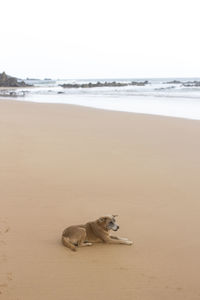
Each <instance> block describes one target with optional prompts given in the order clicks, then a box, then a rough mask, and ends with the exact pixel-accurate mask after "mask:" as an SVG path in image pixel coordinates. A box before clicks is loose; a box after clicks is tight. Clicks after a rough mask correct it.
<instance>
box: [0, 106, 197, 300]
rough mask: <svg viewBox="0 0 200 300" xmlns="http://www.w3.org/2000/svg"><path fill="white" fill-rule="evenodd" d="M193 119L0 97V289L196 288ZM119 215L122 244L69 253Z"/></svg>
mask: <svg viewBox="0 0 200 300" xmlns="http://www.w3.org/2000/svg"><path fill="white" fill-rule="evenodd" d="M199 178H200V121H194V120H186V119H176V118H168V117H159V116H150V115H149V116H147V115H139V114H133V113H122V112H111V111H103V110H95V109H90V108H83V107H78V106H70V105H58V104H36V103H25V102H14V101H8V100H1V101H0V191H1V193H0V207H1V209H0V299H2V300H46V299H48V300H55V299H56V300H83V299H87V300H93V299H96V300H100V299H101V300H102V299H105V300H108V299H115V300H132V299H135V300H137V299H141V300H172V299H173V300H183V299H184V300H196V299H200V285H199V278H200V258H199V253H200V217H199V212H200V189H199ZM109 213H113V214H118V215H119V217H118V223H119V225H120V231H119V235H120V236H124V237H128V238H129V239H130V240H133V241H134V245H133V246H125V245H105V244H96V245H93V246H91V247H84V248H80V249H79V250H78V251H77V252H75V253H74V252H71V251H70V250H69V249H67V248H65V247H63V246H62V244H61V242H60V238H61V233H62V231H63V229H64V228H65V227H67V226H68V225H72V224H79V223H86V222H87V221H89V220H95V219H97V218H98V217H100V216H102V215H106V214H109Z"/></svg>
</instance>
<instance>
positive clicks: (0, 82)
mask: <svg viewBox="0 0 200 300" xmlns="http://www.w3.org/2000/svg"><path fill="white" fill-rule="evenodd" d="M26 86H30V85H28V84H26V83H25V82H24V81H22V80H18V79H17V78H15V77H11V76H8V75H7V74H6V73H5V72H3V73H1V74H0V87H26Z"/></svg>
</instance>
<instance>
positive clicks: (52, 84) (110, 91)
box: [7, 78, 200, 120]
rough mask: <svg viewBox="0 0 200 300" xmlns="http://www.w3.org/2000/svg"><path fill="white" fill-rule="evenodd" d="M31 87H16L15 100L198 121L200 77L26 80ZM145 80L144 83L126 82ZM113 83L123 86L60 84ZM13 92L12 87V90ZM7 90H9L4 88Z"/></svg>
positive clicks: (199, 115) (199, 111)
mask: <svg viewBox="0 0 200 300" xmlns="http://www.w3.org/2000/svg"><path fill="white" fill-rule="evenodd" d="M25 81H26V83H29V84H33V87H27V88H17V89H15V90H14V93H13V95H14V98H13V99H15V100H17V101H30V102H40V103H62V104H73V105H81V106H86V107H93V108H97V109H104V110H113V111H124V112H134V113H141V114H151V115H162V116H170V117H178V118H187V119H194V120H200V78H141V79H135V78H127V79H124V78H122V79H119V78H118V79H115V78H113V79H87V80H86V79H85V80H81V79H80V80H77V79H76V80H73V79H71V80H69V79H68V80H63V79H62V80H61V79H55V80H52V79H44V80H40V79H26V80H25ZM133 81H134V82H138V83H139V82H144V81H148V83H147V84H145V85H128V84H129V83H131V82H133ZM89 82H91V83H92V84H94V83H97V82H101V83H104V82H108V83H111V82H116V83H121V84H122V85H123V84H127V85H125V86H103V87H90V88H89V87H88V88H82V87H78V88H77V87H76V88H73V87H72V88H63V87H62V86H61V85H63V84H72V85H74V84H78V85H81V84H88V83H89ZM12 92H13V89H12ZM7 93H8V94H9V93H10V90H7Z"/></svg>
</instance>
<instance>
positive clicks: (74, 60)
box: [0, 0, 200, 78]
mask: <svg viewBox="0 0 200 300" xmlns="http://www.w3.org/2000/svg"><path fill="white" fill-rule="evenodd" d="M199 13H200V1H199V0H187V1H186V0H121V1H117V0H101V1H96V0H70V1H68V0H56V1H55V0H54V1H51V0H17V1H16V0H6V1H2V2H1V13H0V39H1V40H0V42H1V45H0V72H2V71H3V70H5V71H6V72H7V73H8V74H10V75H14V76H18V77H21V78H24V77H39V78H44V77H51V78H120V77H121V78H122V77H130V78H131V77H132V78H134V77H138V78H144V77H176V76H178V77H188V76H196V77H198V76H200V34H199V31H200V17H199Z"/></svg>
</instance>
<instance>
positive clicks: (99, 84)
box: [60, 81, 149, 89]
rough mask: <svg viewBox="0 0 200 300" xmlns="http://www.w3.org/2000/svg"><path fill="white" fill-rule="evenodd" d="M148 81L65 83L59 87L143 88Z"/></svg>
mask: <svg viewBox="0 0 200 300" xmlns="http://www.w3.org/2000/svg"><path fill="white" fill-rule="evenodd" d="M148 83H149V82H148V81H132V82H129V83H126V82H116V81H113V82H107V81H105V82H100V81H98V82H96V83H92V82H89V83H82V84H78V83H65V84H61V85H60V86H62V87H63V88H68V89H70V88H94V87H121V86H130V85H136V86H144V85H146V84H148Z"/></svg>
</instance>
